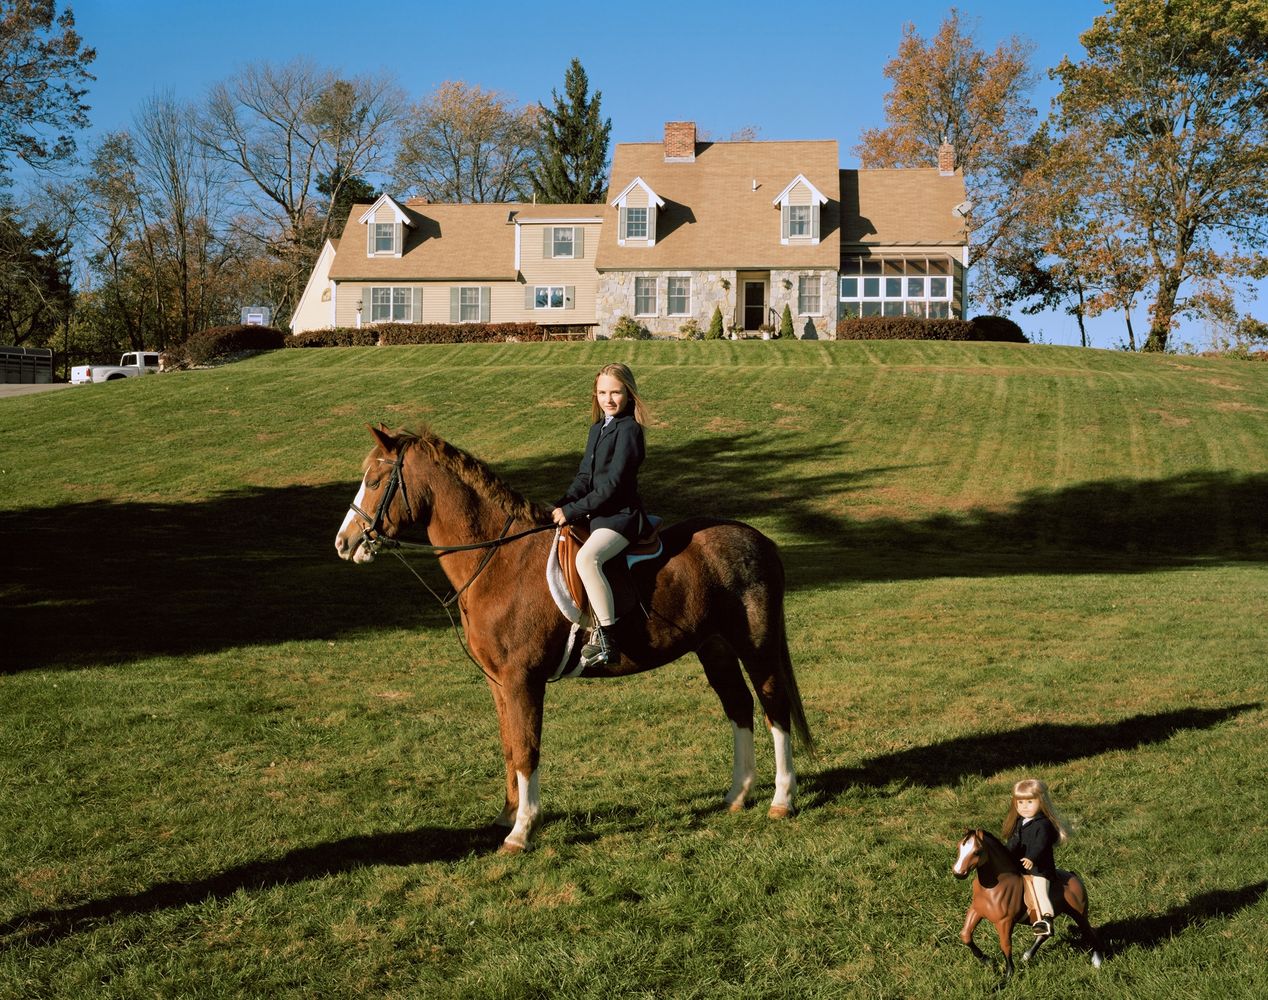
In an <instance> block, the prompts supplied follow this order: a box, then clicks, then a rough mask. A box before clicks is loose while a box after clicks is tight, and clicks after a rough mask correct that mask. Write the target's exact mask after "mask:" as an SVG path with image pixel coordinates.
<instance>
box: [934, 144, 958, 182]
mask: <svg viewBox="0 0 1268 1000" xmlns="http://www.w3.org/2000/svg"><path fill="white" fill-rule="evenodd" d="M938 173H939V174H941V175H942V176H943V177H950V176H951V175H952V174H953V173H955V147H954V146H952V145H951V143H949V142H947V140H946V137H945V136H944V137H943V139H942V145H941V146H939V147H938Z"/></svg>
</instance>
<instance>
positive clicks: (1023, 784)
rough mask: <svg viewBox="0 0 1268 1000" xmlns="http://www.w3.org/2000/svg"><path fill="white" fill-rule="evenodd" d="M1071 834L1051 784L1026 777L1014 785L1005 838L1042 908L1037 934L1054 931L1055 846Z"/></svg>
mask: <svg viewBox="0 0 1268 1000" xmlns="http://www.w3.org/2000/svg"><path fill="white" fill-rule="evenodd" d="M1069 837H1070V828H1069V825H1068V824H1067V823H1066V822H1065V820H1064V819H1062V817H1061V814H1060V813H1058V812H1057V810H1056V807H1055V806H1053V804H1052V797H1051V796H1050V795H1049V794H1048V786H1047V784H1046V783H1044V782H1043V781H1040V780H1039V779H1038V778H1023V779H1022V780H1021V781H1019V782H1017V784H1015V785H1014V786H1013V800H1012V804H1011V805H1010V806H1009V809H1008V815H1007V816H1006V817H1005V818H1004V839H1005V841H1006V842H1007V845H1008V849H1009V850H1010V851H1011V852H1012V854H1013V857H1015V858H1016V859H1017V860H1018V861H1019V862H1020V863H1021V867H1022V875H1023V877H1024V878H1025V880H1026V882H1027V883H1029V884H1030V887H1031V889H1032V891H1033V892H1034V896H1035V905H1036V907H1037V908H1038V910H1039V919H1038V920H1037V921H1035V924H1034V929H1035V933H1037V934H1045V935H1046V934H1051V933H1052V916H1053V912H1052V899H1051V897H1050V895H1049V892H1048V887H1049V883H1050V882H1051V881H1052V880H1053V879H1055V878H1056V877H1057V868H1056V863H1055V861H1054V860H1053V857H1052V851H1053V848H1054V847H1056V846H1057V845H1058V844H1064V843H1065V842H1066V840H1068V839H1069Z"/></svg>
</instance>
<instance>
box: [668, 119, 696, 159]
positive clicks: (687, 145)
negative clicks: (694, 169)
mask: <svg viewBox="0 0 1268 1000" xmlns="http://www.w3.org/2000/svg"><path fill="white" fill-rule="evenodd" d="M695 158H696V123H695V122H665V162H666V163H691V162H692V161H694V160H695Z"/></svg>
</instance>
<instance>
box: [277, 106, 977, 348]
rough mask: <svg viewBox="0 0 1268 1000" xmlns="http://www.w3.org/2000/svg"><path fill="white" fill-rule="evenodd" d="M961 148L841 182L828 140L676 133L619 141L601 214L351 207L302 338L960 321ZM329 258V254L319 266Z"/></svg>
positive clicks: (317, 273) (809, 330)
mask: <svg viewBox="0 0 1268 1000" xmlns="http://www.w3.org/2000/svg"><path fill="white" fill-rule="evenodd" d="M967 211H968V205H967V202H966V201H965V192H964V179H963V176H962V174H961V173H960V171H958V170H957V169H955V165H954V162H953V157H952V154H951V147H950V146H948V145H945V144H944V146H943V149H942V150H941V151H940V154H939V163H938V165H937V166H936V167H930V168H928V169H909V170H842V169H841V168H840V165H839V153H838V148H837V143H836V142H835V141H834V140H813V141H811V140H806V141H790V142H769V141H766V142H702V141H699V140H698V138H697V135H696V128H695V125H694V123H692V122H668V123H666V125H665V131H664V138H663V140H662V141H661V142H651V143H621V144H618V145H617V147H616V151H615V153H614V156H613V160H612V174H611V181H610V185H609V194H608V202H607V204H605V205H535V204H525V203H514V204H477V205H439V204H431V203H429V202H428V201H427V200H426V199H411V200H409V201H405V202H404V203H401V202H398V201H397V200H395V199H393V198H392V197H391V196H390V195H386V194H385V195H383V196H382V197H380V198H379V199H378V200H377V201H376V202H374V203H373V204H372V205H358V206H355V207H354V208H353V210H352V212H351V213H350V214H349V216H348V221H347V224H346V226H345V227H344V231H343V233H342V235H341V236H340V238H339V240H338V241H331V243H330V244H328V246H327V248H324V249H323V251H322V257H321V258H320V259H319V260H318V262H317V266H316V268H314V271H313V275H312V277H311V278H310V280H309V284H308V287H307V288H306V289H305V292H304V296H303V297H302V299H301V301H300V306H299V308H298V309H297V310H296V318H295V320H294V321H293V323H292V329H293V330H294V332H296V333H299V332H302V331H303V330H305V329H316V328H320V327H324V326H329V325H331V324H332V323H333V324H334V325H336V326H362V325H369V324H377V323H386V322H408V323H467V322H492V323H509V322H536V323H539V324H543V325H546V326H555V327H559V328H561V329H571V330H575V329H578V328H586V329H590V330H592V331H593V332H594V333H595V334H596V335H598V336H610V335H611V333H612V331H613V330H614V328H615V327H616V324H617V323H618V322H619V321H620V319H621V318H622V317H625V316H630V317H633V318H634V319H636V320H637V321H638V323H639V324H640V325H643V326H645V327H646V328H647V329H648V330H650V331H651V332H652V333H653V334H657V335H662V336H663V335H669V336H673V335H681V334H682V333H683V332H684V331H685V330H688V329H690V326H691V325H692V324H694V325H695V327H697V328H699V329H704V328H706V327H707V326H708V325H709V322H710V319H711V317H712V315H713V313H714V310H715V309H719V310H720V311H721V313H722V316H723V318H724V322H725V323H726V324H727V325H728V326H730V327H733V328H737V329H739V330H744V331H755V330H758V329H759V328H761V327H763V326H767V325H777V324H778V323H779V321H780V316H781V313H782V311H783V309H784V307H785V306H788V308H789V311H790V313H791V315H792V317H793V325H794V330H795V332H796V334H797V336H799V337H831V336H833V335H834V332H835V328H836V322H837V320H838V319H839V318H842V317H845V316H870V315H877V316H880V315H885V316H893V315H910V316H928V317H941V316H952V317H960V318H962V317H963V314H964V302H965V279H966V271H967V261H968V257H967V250H968V233H967V230H966V225H965V219H964V216H965V215H966V214H967ZM328 252H329V256H327V253H328Z"/></svg>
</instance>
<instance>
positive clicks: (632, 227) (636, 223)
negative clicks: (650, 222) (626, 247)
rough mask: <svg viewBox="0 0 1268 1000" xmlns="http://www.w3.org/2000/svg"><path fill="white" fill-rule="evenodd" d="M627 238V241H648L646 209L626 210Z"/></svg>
mask: <svg viewBox="0 0 1268 1000" xmlns="http://www.w3.org/2000/svg"><path fill="white" fill-rule="evenodd" d="M625 238H626V239H627V240H645V239H647V209H646V208H627V209H626V210H625Z"/></svg>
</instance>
